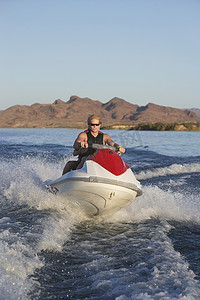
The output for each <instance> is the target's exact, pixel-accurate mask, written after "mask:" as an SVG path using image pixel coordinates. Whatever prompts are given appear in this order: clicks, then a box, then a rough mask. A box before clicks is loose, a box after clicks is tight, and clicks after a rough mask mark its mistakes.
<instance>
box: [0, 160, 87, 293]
mask: <svg viewBox="0 0 200 300" xmlns="http://www.w3.org/2000/svg"><path fill="white" fill-rule="evenodd" d="M61 163H62V162H61ZM1 170H2V174H1V178H2V187H3V190H2V191H1V204H2V207H4V208H6V207H10V206H11V207H12V208H13V209H14V208H15V209H16V210H19V211H20V207H21V206H23V207H25V208H24V210H25V209H26V207H27V211H28V209H34V210H36V211H44V212H45V211H46V214H45V215H44V216H42V218H41V220H40V221H39V224H38V225H37V226H35V227H38V226H39V228H40V230H39V231H38V230H37V228H35V229H34V225H32V227H30V228H29V230H28V232H26V231H25V230H24V231H23V230H22V234H21V235H19V233H12V232H10V231H9V230H2V231H1V240H2V242H1V243H0V252H1V256H0V257H1V264H0V265H1V268H0V274H1V281H0V295H1V296H0V299H18V298H19V299H27V297H28V294H29V292H30V291H31V290H33V289H34V290H35V285H36V284H37V282H36V281H35V280H33V278H30V275H33V274H34V271H35V270H36V269H39V268H41V267H42V266H43V262H42V261H40V259H39V258H38V253H40V252H41V251H42V250H49V251H62V247H63V244H64V243H65V242H66V240H67V239H68V236H69V234H70V231H71V229H72V227H73V225H74V224H76V223H77V222H79V221H81V220H83V219H84V218H85V216H84V215H82V214H81V212H79V211H78V210H76V207H74V206H73V207H72V204H71V203H67V202H66V200H64V199H62V197H56V196H55V195H53V194H51V193H49V192H47V191H46V190H45V188H44V185H43V180H45V179H47V176H49V178H56V177H58V176H60V170H62V168H61V167H59V166H58V164H52V163H47V162H42V161H41V160H38V159H37V158H26V159H24V158H22V159H20V160H18V161H10V162H5V161H4V162H3V163H2V169H1ZM4 170H6V176H5V175H4V174H3V173H4ZM4 210H5V211H6V209H4ZM22 213H23V212H22ZM24 213H25V211H24ZM0 225H1V228H2V229H3V228H4V227H12V226H13V227H17V226H18V224H17V223H15V221H14V220H13V221H12V220H10V218H9V217H4V218H2V219H1V220H0ZM26 230H27V229H26ZM27 236H29V237H30V236H33V238H34V239H35V242H34V243H33V244H30V245H29V244H28V243H27V240H26V237H27Z"/></svg>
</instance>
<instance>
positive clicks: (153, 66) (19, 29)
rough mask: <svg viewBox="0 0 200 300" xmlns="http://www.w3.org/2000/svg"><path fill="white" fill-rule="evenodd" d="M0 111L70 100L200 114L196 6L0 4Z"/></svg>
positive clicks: (199, 12) (160, 0) (199, 7)
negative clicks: (113, 101)
mask: <svg viewBox="0 0 200 300" xmlns="http://www.w3.org/2000/svg"><path fill="white" fill-rule="evenodd" d="M0 28H1V31H0V40H1V43H0V109H6V108H8V107H10V106H13V105H16V104H20V105H31V104H33V103H36V102H38V103H53V102H54V101H55V100H56V99H62V100H63V101H68V100H69V98H70V96H71V95H78V96H80V97H89V98H91V99H93V100H100V101H102V102H103V103H105V102H107V101H109V100H110V99H112V98H113V97H120V98H123V99H125V100H127V101H129V102H131V103H134V104H138V105H146V104H147V103H148V102H153V103H155V104H159V105H165V106H172V107H178V108H193V107H196V108H200V1H199V0H0Z"/></svg>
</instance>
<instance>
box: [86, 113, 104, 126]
mask: <svg viewBox="0 0 200 300" xmlns="http://www.w3.org/2000/svg"><path fill="white" fill-rule="evenodd" d="M93 119H96V120H98V121H99V124H102V121H101V118H100V117H99V116H97V115H94V114H93V115H90V116H89V117H88V120H87V121H88V125H90V123H91V121H92V120H93Z"/></svg>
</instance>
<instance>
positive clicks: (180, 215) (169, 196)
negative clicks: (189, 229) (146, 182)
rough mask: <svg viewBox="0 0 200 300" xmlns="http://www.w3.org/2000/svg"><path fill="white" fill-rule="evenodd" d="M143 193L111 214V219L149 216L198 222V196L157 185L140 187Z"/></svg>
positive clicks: (199, 198) (118, 219)
mask: <svg viewBox="0 0 200 300" xmlns="http://www.w3.org/2000/svg"><path fill="white" fill-rule="evenodd" d="M142 190H143V195H142V196H140V197H137V198H135V200H134V201H133V202H132V204H131V205H130V206H128V207H127V208H124V209H123V210H120V211H119V212H117V213H116V214H115V215H113V216H112V221H117V222H118V221H119V222H123V221H128V222H131V221H137V222H138V221H142V220H145V219H151V218H160V219H166V220H177V221H183V222H194V223H198V224H200V196H197V195H193V194H188V195H187V194H184V193H183V194H182V193H178V192H177V193H175V192H172V191H170V190H168V191H164V190H162V189H160V188H159V187H157V186H146V187H143V188H142Z"/></svg>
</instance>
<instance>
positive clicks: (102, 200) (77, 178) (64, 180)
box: [46, 150, 142, 216]
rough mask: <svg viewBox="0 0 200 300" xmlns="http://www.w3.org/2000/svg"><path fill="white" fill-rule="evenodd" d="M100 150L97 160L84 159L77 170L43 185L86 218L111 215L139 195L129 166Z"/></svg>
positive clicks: (138, 188) (114, 155)
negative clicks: (75, 206)
mask: <svg viewBox="0 0 200 300" xmlns="http://www.w3.org/2000/svg"><path fill="white" fill-rule="evenodd" d="M100 151H102V152H99V154H98V156H99V157H98V156H97V155H96V157H91V158H92V159H90V158H89V159H87V160H86V162H85V164H84V166H83V167H82V168H81V169H79V170H74V171H71V172H69V173H67V174H64V175H63V176H61V177H60V178H58V179H56V180H54V181H52V180H48V181H47V182H46V185H47V186H48V187H49V189H50V191H52V192H53V193H55V194H60V195H61V196H62V197H64V198H66V201H70V202H71V201H72V202H73V203H76V204H77V205H78V206H79V207H80V208H81V209H83V210H84V212H85V213H86V214H87V215H89V216H92V215H99V214H105V213H110V212H115V211H117V210H119V209H121V208H123V207H125V206H127V205H129V204H131V202H132V201H133V200H134V199H135V197H136V196H140V195H141V194H142V191H141V186H140V183H139V181H137V180H136V178H135V175H134V174H133V172H132V171H131V169H130V168H129V166H128V165H126V164H125V163H124V162H123V161H122V160H121V158H120V157H119V156H118V155H117V154H116V153H113V152H112V151H106V150H100ZM97 158H98V160H97V161H95V159H97ZM104 162H105V165H104V166H103V163H104ZM107 165H109V168H107ZM120 165H121V167H120ZM106 168H107V169H106ZM121 170H123V171H121ZM111 171H112V172H111Z"/></svg>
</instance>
